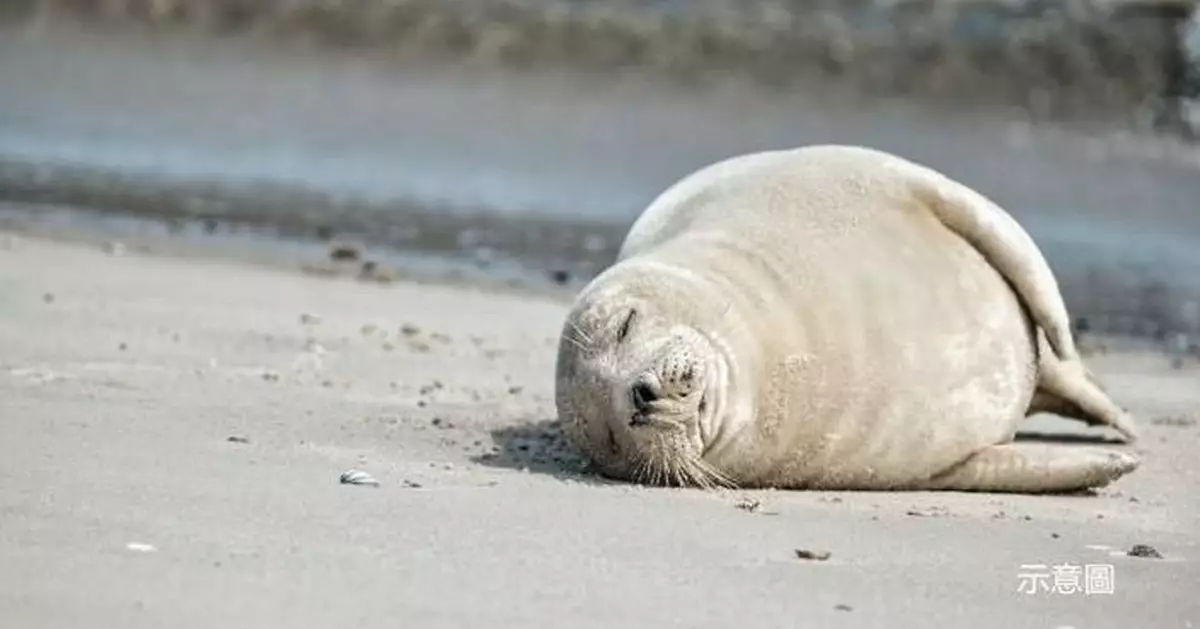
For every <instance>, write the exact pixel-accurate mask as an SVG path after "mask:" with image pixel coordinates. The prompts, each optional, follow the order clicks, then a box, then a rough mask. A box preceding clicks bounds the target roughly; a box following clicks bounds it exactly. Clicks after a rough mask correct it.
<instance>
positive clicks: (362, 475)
mask: <svg viewBox="0 0 1200 629" xmlns="http://www.w3.org/2000/svg"><path fill="white" fill-rule="evenodd" d="M341 482H342V484H343V485H370V486H372V487H379V481H377V480H375V477H374V476H371V475H370V474H368V473H366V472H364V471H362V470H348V471H346V472H342V480H341Z"/></svg>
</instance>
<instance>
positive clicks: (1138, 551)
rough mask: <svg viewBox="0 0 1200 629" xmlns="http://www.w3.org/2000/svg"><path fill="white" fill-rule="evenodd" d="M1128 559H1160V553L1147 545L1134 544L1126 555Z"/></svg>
mask: <svg viewBox="0 0 1200 629" xmlns="http://www.w3.org/2000/svg"><path fill="white" fill-rule="evenodd" d="M1127 554H1128V555H1129V556H1130V557H1145V558H1147V559H1162V558H1163V556H1162V553H1160V552H1158V549H1157V548H1155V547H1153V546H1150V545H1149V544H1134V545H1133V548H1130V549H1129V552H1128V553H1127Z"/></svg>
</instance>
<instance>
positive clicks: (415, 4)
mask: <svg viewBox="0 0 1200 629" xmlns="http://www.w3.org/2000/svg"><path fill="white" fill-rule="evenodd" d="M1198 137H1200V10H1198V9H1197V3H1196V2H1195V1H1194V0H1189V1H1182V0H1179V1H1168V0H1109V1H1104V2H1101V1H1099V0H1096V1H1076V0H1040V1H1036V0H1028V1H1025V0H1016V1H1009V0H892V1H887V2H885V1H883V0H878V1H871V0H847V1H840V2H839V1H833V0H811V1H804V0H740V1H739V0H698V1H696V2H680V1H677V0H661V1H653V0H642V1H638V0H623V1H612V0H494V1H484V0H24V1H17V0H0V226H4V225H9V226H15V227H20V228H22V229H42V230H90V231H91V232H93V233H98V234H103V235H104V237H106V238H110V239H112V240H114V241H133V240H136V239H138V238H144V237H152V236H153V237H163V238H167V239H173V240H174V241H176V242H179V243H185V244H188V245H190V246H205V247H218V248H221V247H224V248H226V249H228V250H238V251H240V252H242V253H247V252H252V253H256V254H262V255H266V253H264V252H274V253H276V254H280V255H284V256H292V257H293V258H295V259H298V260H302V261H305V262H304V263H305V264H307V265H309V267H310V268H317V267H320V265H319V264H317V261H322V263H329V264H335V263H336V264H342V265H343V267H344V266H345V263H350V264H352V265H358V266H355V268H356V269H357V271H356V272H358V273H360V274H363V275H367V276H371V277H372V278H375V279H382V280H385V281H386V279H387V278H389V277H392V276H394V275H396V274H404V273H413V272H417V271H418V270H419V271H421V272H432V273H441V272H447V273H454V274H457V275H458V276H460V277H463V276H465V275H470V276H471V277H477V278H484V277H490V278H504V281H506V282H510V283H522V284H524V285H529V286H534V285H536V286H541V287H543V288H545V289H546V290H558V291H561V292H563V293H564V294H570V292H571V291H574V290H576V289H577V288H578V287H579V286H580V285H581V283H583V282H586V281H587V280H588V279H589V278H590V277H592V276H593V275H594V274H595V273H596V272H597V271H599V270H600V269H602V268H603V267H604V266H605V265H607V264H608V263H609V262H611V260H612V257H613V255H614V253H615V250H616V247H617V246H618V245H619V243H620V239H621V237H622V236H623V234H624V232H625V230H626V229H627V227H628V226H629V224H630V222H631V221H632V220H633V219H634V217H636V215H637V214H638V213H639V212H640V211H641V210H642V208H644V207H645V205H646V204H647V203H648V202H649V201H650V200H651V199H652V198H653V197H654V195H656V194H657V193H658V192H659V191H661V190H662V189H663V188H665V187H666V186H668V185H669V184H670V183H672V182H673V181H675V180H676V179H678V178H680V177H682V176H684V175H685V174H687V173H688V172H690V171H692V170H694V169H696V168H699V167H701V166H703V165H706V164H708V163H710V162H712V161H715V160H718V159H722V158H725V157H729V156H732V155H734V154H737V153H743V152H748V151H754V150H764V149H771V148H783V147H791V146H796V145H800V144H810V143H853V144H863V145H868V146H873V147H876V148H880V149H884V150H889V151H893V152H896V153H898V154H900V155H902V156H905V157H908V158H910V159H915V160H917V161H921V162H924V163H926V164H928V165H930V166H933V167H935V168H938V169H940V170H942V171H944V172H945V173H947V174H949V175H951V176H953V177H956V178H958V179H960V180H961V181H963V182H965V183H967V184H969V185H971V186H973V187H975V188H977V189H978V190H980V191H982V192H983V193H985V194H987V195H988V196H990V197H992V198H993V199H994V200H996V201H997V202H999V203H1000V204H1002V205H1004V206H1005V207H1006V208H1008V209H1009V210H1010V211H1011V212H1012V213H1013V214H1014V215H1016V216H1017V218H1018V219H1019V220H1020V221H1021V222H1022V223H1023V224H1024V225H1026V227H1027V228H1028V229H1029V231H1030V232H1032V233H1033V235H1034V237H1035V239H1036V240H1037V241H1038V242H1039V244H1040V245H1041V246H1042V247H1043V249H1044V250H1045V252H1046V255H1047V257H1048V258H1049V259H1050V262H1051V264H1052V265H1053V266H1054V269H1055V271H1056V272H1057V273H1058V274H1059V277H1060V280H1061V282H1062V284H1063V290H1064V293H1065V295H1066V297H1067V299H1068V302H1069V305H1070V306H1071V308H1072V309H1073V311H1074V313H1075V314H1076V315H1077V316H1078V321H1077V324H1078V326H1079V327H1080V328H1081V329H1085V330H1096V331H1100V332H1106V333H1116V334H1134V335H1138V336H1148V337H1152V338H1156V339H1158V340H1160V341H1164V342H1169V343H1179V342H1184V343H1194V342H1195V339H1196V338H1197V332H1200V306H1198V305H1197V304H1198V303H1200V143H1197V138H1198ZM322 268H324V267H322ZM338 268H342V267H338ZM1184 335H1190V340H1188V339H1187V338H1185V336H1184ZM1180 339H1183V340H1182V341H1181V340H1180Z"/></svg>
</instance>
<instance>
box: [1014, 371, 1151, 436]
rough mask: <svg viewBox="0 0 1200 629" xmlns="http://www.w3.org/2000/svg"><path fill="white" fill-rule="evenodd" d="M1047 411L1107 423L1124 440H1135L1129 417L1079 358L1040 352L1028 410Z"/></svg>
mask: <svg viewBox="0 0 1200 629" xmlns="http://www.w3.org/2000/svg"><path fill="white" fill-rule="evenodd" d="M1040 411H1045V412H1050V413H1055V414H1058V415H1062V416H1064V417H1070V418H1072V419H1078V420H1081V421H1083V422H1086V423H1087V424H1088V425H1089V426H1109V427H1110V428H1112V429H1114V430H1116V431H1117V432H1119V433H1121V436H1123V437H1124V438H1125V441H1126V442H1127V443H1132V442H1134V441H1137V438H1138V429H1137V425H1136V424H1135V423H1134V420H1133V417H1132V416H1131V415H1130V414H1129V413H1128V412H1126V411H1125V410H1124V409H1122V408H1121V407H1119V406H1117V404H1116V403H1115V402H1113V400H1112V398H1111V397H1109V395H1108V394H1107V393H1105V392H1104V389H1103V388H1101V387H1100V385H1099V383H1098V382H1097V381H1096V378H1095V376H1094V375H1092V374H1091V372H1090V371H1088V369H1087V367H1085V366H1084V365H1083V363H1082V362H1081V361H1078V360H1077V361H1071V362H1067V361H1061V360H1058V358H1057V357H1055V356H1053V355H1043V356H1042V358H1041V364H1040V366H1039V369H1038V386H1037V391H1036V393H1035V394H1034V397H1033V401H1032V402H1030V404H1029V412H1030V413H1035V412H1040Z"/></svg>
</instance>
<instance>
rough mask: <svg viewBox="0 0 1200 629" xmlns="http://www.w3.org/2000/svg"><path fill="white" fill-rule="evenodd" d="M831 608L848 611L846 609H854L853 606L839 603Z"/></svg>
mask: <svg viewBox="0 0 1200 629" xmlns="http://www.w3.org/2000/svg"><path fill="white" fill-rule="evenodd" d="M833 608H834V609H836V610H837V611H839V612H848V611H852V610H853V609H854V608H853V607H851V606H849V605H843V604H841V603H839V604H837V605H834V606H833Z"/></svg>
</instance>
